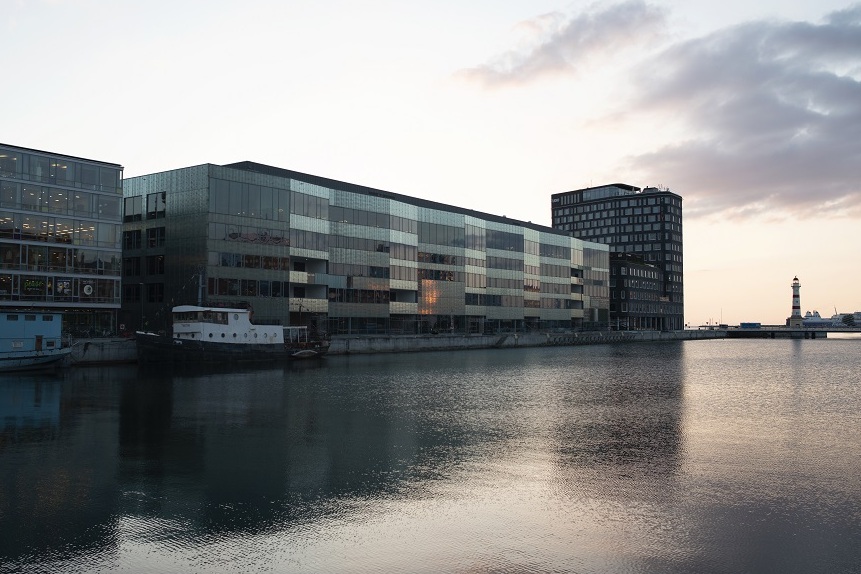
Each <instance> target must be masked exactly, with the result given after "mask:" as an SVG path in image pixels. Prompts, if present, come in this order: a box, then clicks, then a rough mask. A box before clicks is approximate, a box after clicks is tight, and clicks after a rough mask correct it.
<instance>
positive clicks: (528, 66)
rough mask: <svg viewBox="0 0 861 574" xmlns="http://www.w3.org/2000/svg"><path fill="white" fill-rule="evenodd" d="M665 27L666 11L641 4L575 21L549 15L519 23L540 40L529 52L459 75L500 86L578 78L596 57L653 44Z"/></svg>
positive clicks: (603, 9)
mask: <svg viewBox="0 0 861 574" xmlns="http://www.w3.org/2000/svg"><path fill="white" fill-rule="evenodd" d="M664 25H665V13H664V11H663V10H662V9H660V8H657V7H655V6H650V5H648V4H646V3H645V2H643V1H640V0H631V1H627V2H622V3H619V4H614V5H610V6H609V7H607V6H606V5H605V4H595V5H593V6H592V7H591V9H589V10H588V11H586V12H584V13H582V14H579V15H577V16H576V17H567V16H565V15H563V14H560V13H553V14H545V15H543V16H540V17H538V18H536V19H533V20H530V21H527V22H523V23H521V25H520V28H521V29H528V30H530V31H532V32H533V33H534V35H535V36H536V39H535V41H534V42H532V43H531V44H530V45H529V46H528V47H524V48H522V49H520V50H513V51H510V52H508V53H506V54H503V55H501V56H499V57H497V58H495V59H494V60H493V61H491V62H489V63H487V64H484V65H482V66H478V67H476V68H470V69H465V70H461V71H460V72H459V73H458V75H459V76H460V77H462V78H465V79H468V80H472V81H476V82H479V83H481V84H483V85H485V86H488V87H496V86H510V85H516V84H524V83H529V82H531V81H533V80H535V79H537V78H541V77H544V76H552V75H557V74H571V73H576V72H577V71H578V70H580V69H582V68H583V67H584V66H586V65H587V64H588V63H589V62H590V61H592V60H593V59H594V58H595V57H596V56H598V55H600V56H601V57H602V58H609V57H611V56H612V55H613V54H615V53H618V52H621V51H624V50H631V49H633V48H636V47H637V46H640V45H642V44H643V43H647V42H649V41H652V40H653V39H654V38H655V37H657V36H659V35H660V34H661V33H662V31H663V28H664Z"/></svg>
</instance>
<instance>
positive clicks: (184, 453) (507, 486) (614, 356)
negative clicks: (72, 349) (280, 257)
mask: <svg viewBox="0 0 861 574" xmlns="http://www.w3.org/2000/svg"><path fill="white" fill-rule="evenodd" d="M859 379H861V340H857V339H856V340H832V339H829V340H826V341H822V340H816V341H780V340H777V341H737V340H718V341H690V342H684V343H650V344H621V345H602V346H593V347H570V348H561V347H557V348H546V349H545V348H539V349H517V350H488V351H469V352H461V353H425V354H411V355H391V356H354V357H330V358H328V359H326V360H325V361H323V362H321V363H302V364H298V363H297V364H292V365H288V366H285V367H283V368H281V367H279V368H273V369H269V370H255V371H250V372H230V373H223V372H222V373H217V372H216V373H203V374H200V373H158V372H151V371H138V369H137V368H136V367H122V368H104V369H76V370H72V371H69V372H68V373H65V374H64V375H61V376H59V377H45V376H38V377H37V376H9V375H6V376H0V571H3V572H6V571H8V572H43V571H55V572H111V571H124V572H252V571H255V572H321V573H322V572H369V573H370V572H429V573H430V572H471V573H473V572H584V573H585V572H612V573H625V572H632V573H634V572H649V573H651V572H654V573H673V572H706V573H708V572H727V573H736V572H751V573H758V572H781V573H787V572H804V573H809V572H829V573H831V572H838V573H839V572H859V571H861V382H859Z"/></svg>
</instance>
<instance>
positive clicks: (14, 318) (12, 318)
mask: <svg viewBox="0 0 861 574" xmlns="http://www.w3.org/2000/svg"><path fill="white" fill-rule="evenodd" d="M6 320H7V321H17V320H18V315H6Z"/></svg>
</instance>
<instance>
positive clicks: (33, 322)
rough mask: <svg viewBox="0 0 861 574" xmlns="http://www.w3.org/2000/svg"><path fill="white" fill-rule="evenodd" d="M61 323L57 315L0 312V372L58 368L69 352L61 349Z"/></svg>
mask: <svg viewBox="0 0 861 574" xmlns="http://www.w3.org/2000/svg"><path fill="white" fill-rule="evenodd" d="M62 322H63V317H62V315H61V314H59V313H43V312H38V311H3V312H0V372H12V371H31V370H40V369H49V368H54V367H58V366H60V365H61V364H62V361H63V359H65V358H66V357H67V356H68V355H69V353H70V352H71V349H69V348H68V347H63V340H62Z"/></svg>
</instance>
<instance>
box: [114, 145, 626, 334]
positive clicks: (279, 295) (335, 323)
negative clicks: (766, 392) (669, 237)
mask: <svg viewBox="0 0 861 574" xmlns="http://www.w3.org/2000/svg"><path fill="white" fill-rule="evenodd" d="M123 193H124V206H123V215H122V217H123V234H122V247H123V260H122V278H123V306H122V312H121V320H122V322H123V323H124V324H125V325H128V327H129V329H146V330H168V329H169V328H170V327H169V322H170V309H171V308H172V307H174V306H176V305H181V304H203V305H207V306H240V305H242V306H244V305H249V306H250V307H251V308H252V309H253V311H254V318H255V322H260V323H272V324H282V325H308V326H310V327H312V328H314V329H317V330H319V331H321V332H326V333H329V334H332V335H335V334H393V335H397V334H423V333H460V334H469V333H487V332H499V331H502V332H506V331H514V332H523V331H537V330H553V329H560V330H562V329H564V330H570V329H574V330H598V329H601V330H604V329H607V328H608V326H609V278H610V261H609V253H610V248H609V247H608V246H607V245H603V244H600V243H596V242H592V241H587V240H582V239H578V238H573V237H570V235H569V234H568V233H567V232H565V231H562V230H557V229H553V228H550V227H546V226H541V225H535V224H532V223H528V222H522V221H517V220H514V219H510V218H506V217H504V216H496V215H492V214H488V213H482V212H477V211H473V210H468V209H462V208H459V207H455V206H451V205H445V204H441V203H437V202H433V201H428V200H423V199H418V198H414V197H410V196H407V195H401V194H397V193H392V192H388V191H383V190H379V189H374V188H370V187H365V186H361V185H356V184H352V183H347V182H342V181H337V180H333V179H328V178H324V177H319V176H314V175H309V174H303V173H299V172H295V171H290V170H287V169H282V168H279V167H273V166H269V165H263V164H258V163H254V162H240V163H235V164H229V165H223V166H220V165H213V164H204V165H198V166H192V167H185V168H181V169H175V170H171V171H165V172H160V173H153V174H148V175H142V176H138V177H132V178H129V179H126V180H125V182H124V186H123Z"/></svg>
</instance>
